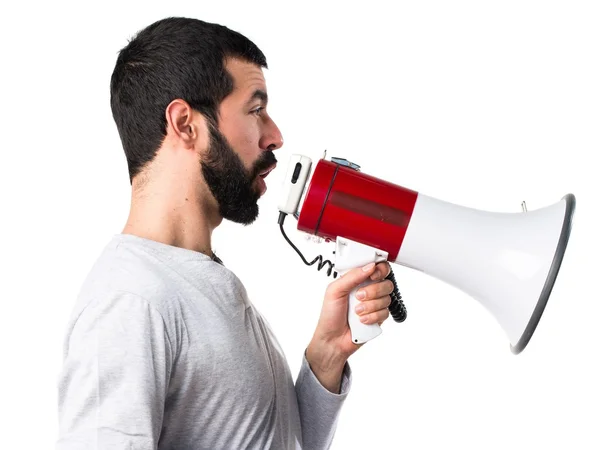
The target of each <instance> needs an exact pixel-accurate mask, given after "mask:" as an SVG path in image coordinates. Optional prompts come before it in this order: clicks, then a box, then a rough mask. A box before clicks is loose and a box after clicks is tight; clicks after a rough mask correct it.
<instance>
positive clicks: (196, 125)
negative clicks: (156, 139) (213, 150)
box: [165, 99, 208, 148]
mask: <svg viewBox="0 0 600 450" xmlns="http://www.w3.org/2000/svg"><path fill="white" fill-rule="evenodd" d="M165 117H166V119H167V136H168V135H169V134H170V135H171V137H172V138H175V139H177V140H179V141H180V142H182V143H183V144H184V145H185V147H186V148H194V147H197V146H200V147H201V148H203V147H204V146H205V145H206V144H207V142H208V137H207V136H208V129H207V127H206V122H205V120H204V116H202V114H200V113H198V112H197V111H195V110H194V109H193V108H192V107H191V106H190V105H189V104H188V102H186V101H185V100H182V99H175V100H173V101H172V102H171V103H169V105H168V106H167V108H166V110H165Z"/></svg>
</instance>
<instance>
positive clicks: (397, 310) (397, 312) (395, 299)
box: [385, 270, 407, 323]
mask: <svg viewBox="0 0 600 450" xmlns="http://www.w3.org/2000/svg"><path fill="white" fill-rule="evenodd" d="M385 279H386V280H390V281H391V282H392V283H394V291H393V292H392V293H391V294H390V297H391V298H392V302H391V303H390V306H388V310H389V312H390V315H391V316H392V319H394V322H397V323H401V322H404V321H405V320H406V315H407V313H406V306H404V302H403V301H402V295H400V290H399V289H398V283H396V277H395V276H394V271H393V270H390V273H389V274H388V276H387V277H385Z"/></svg>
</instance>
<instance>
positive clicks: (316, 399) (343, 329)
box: [296, 262, 393, 449]
mask: <svg viewBox="0 0 600 450" xmlns="http://www.w3.org/2000/svg"><path fill="white" fill-rule="evenodd" d="M389 270H390V268H389V264H388V263H387V262H385V263H380V264H377V265H374V264H373V265H368V266H366V267H365V268H358V269H353V270H351V271H349V272H348V273H347V274H346V275H344V276H343V277H342V278H340V279H338V280H336V281H334V282H332V283H331V284H330V285H329V287H328V288H327V291H326V293H325V299H324V301H323V308H322V310H321V316H320V317H319V322H318V324H317V328H316V330H315V333H314V335H313V338H312V340H311V342H310V344H309V345H308V348H307V350H306V354H305V360H304V361H303V364H302V368H301V369H300V374H299V375H298V380H297V382H296V396H297V398H298V406H299V410H300V420H301V422H302V438H303V442H304V446H305V448H306V449H321V448H329V446H330V445H331V441H332V440H333V435H334V433H335V429H336V425H337V418H338V416H339V411H340V409H341V407H342V404H343V402H344V400H345V398H346V396H347V394H348V390H349V388H350V384H351V371H350V367H349V365H348V363H347V360H348V358H349V357H350V356H351V355H352V354H353V353H354V352H356V351H357V350H358V349H359V348H360V347H362V344H361V345H356V344H354V343H353V342H352V337H351V332H350V328H349V326H348V295H349V294H350V291H352V289H354V288H355V287H356V286H358V285H359V284H361V283H362V282H364V281H366V280H367V279H369V278H370V279H371V280H380V282H378V283H373V284H371V285H369V286H367V287H365V288H363V290H364V291H365V294H366V295H365V297H364V298H363V299H362V300H361V301H360V304H359V306H363V309H364V310H363V311H362V312H361V313H360V316H361V318H364V319H365V322H364V323H379V324H380V325H381V323H383V321H385V320H386V319H387V317H388V316H389V311H388V310H387V307H388V306H389V304H390V300H391V299H390V296H389V294H390V293H391V292H392V290H393V285H392V283H391V282H389V281H385V280H384V278H385V277H386V276H387V274H388V273H389ZM381 280H384V281H381ZM359 292H360V291H359Z"/></svg>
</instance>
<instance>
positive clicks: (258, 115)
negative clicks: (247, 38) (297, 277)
mask: <svg viewBox="0 0 600 450" xmlns="http://www.w3.org/2000/svg"><path fill="white" fill-rule="evenodd" d="M226 69H227V70H228V72H229V73H230V74H231V76H232V77H233V80H234V90H233V92H232V93H231V94H229V95H228V96H227V97H226V98H225V99H223V101H222V102H221V104H220V105H219V110H218V113H219V114H218V116H219V117H218V119H219V120H218V130H219V131H220V132H221V134H222V135H223V136H224V137H225V138H226V140H227V143H228V144H229V145H230V147H231V148H232V149H233V151H235V153H236V154H237V156H238V157H239V159H240V161H241V163H242V164H243V166H244V168H245V169H246V170H247V172H248V174H253V169H255V164H256V163H257V161H259V159H261V156H262V157H264V155H263V153H264V152H271V151H276V150H277V149H279V148H281V146H282V145H283V137H282V135H281V132H280V131H279V128H278V127H277V125H276V124H275V122H273V120H272V119H271V117H270V116H269V114H268V113H267V110H266V107H267V98H266V96H265V95H262V94H260V95H256V93H257V92H259V93H264V94H266V93H267V87H266V83H265V78H264V74H263V71H262V69H261V68H260V67H258V66H256V65H254V64H251V63H247V62H244V61H240V60H237V59H229V60H227V62H226ZM165 117H166V120H167V134H166V137H165V139H164V141H163V143H162V145H161V147H160V149H159V150H158V152H157V155H156V157H155V159H154V160H153V161H152V162H151V163H150V164H148V165H147V166H146V167H145V168H144V170H143V171H142V172H140V174H138V175H136V177H134V179H133V180H132V194H131V207H130V212H129V217H128V219H127V223H126V224H125V227H124V229H123V233H125V234H132V235H136V236H140V237H143V238H146V239H152V240H154V241H157V242H162V243H164V244H167V245H172V246H176V247H182V248H186V249H189V250H194V251H198V252H201V253H205V254H207V255H209V256H211V255H212V249H211V236H212V232H213V230H214V229H215V228H216V227H217V226H219V224H220V223H221V222H222V220H223V217H222V216H221V214H220V212H219V202H218V201H217V200H216V198H215V197H214V195H213V194H212V193H211V189H210V188H209V186H208V184H207V182H206V181H205V179H204V177H203V174H202V170H201V164H200V161H202V160H203V159H206V156H207V154H208V151H209V145H210V133H209V126H210V125H209V123H208V122H207V121H206V119H205V118H204V116H203V115H202V114H200V113H199V112H198V111H195V110H194V109H192V108H191V107H190V106H189V104H187V102H185V101H184V100H181V99H176V100H173V101H172V102H171V103H170V104H169V105H168V106H167V108H166V109H165ZM249 176H250V175H249ZM252 188H253V189H256V193H257V194H258V196H260V195H263V194H264V190H265V189H264V185H262V184H261V181H260V178H259V177H256V179H255V180H254V181H253V182H252ZM389 271H390V267H389V264H388V263H387V262H385V263H380V264H377V265H374V264H371V265H370V266H367V268H366V269H365V270H363V268H357V269H353V270H351V271H350V272H348V273H347V274H345V275H344V276H343V277H341V278H339V279H337V280H335V281H333V282H332V283H331V284H330V285H329V286H328V288H327V290H326V292H325V296H324V301H323V307H322V310H321V315H320V317H319V321H318V324H317V327H316V329H315V332H314V334H313V337H312V339H311V341H310V343H309V345H308V347H307V350H306V359H307V361H308V363H309V365H310V367H311V370H312V371H313V373H314V374H315V376H316V377H317V379H318V380H319V381H320V382H321V384H322V385H323V386H324V387H325V388H327V389H328V390H329V391H331V392H334V393H339V391H340V383H341V375H342V371H343V368H344V365H345V363H346V361H347V359H348V358H349V357H350V355H352V354H353V353H354V352H356V351H357V350H358V348H360V345H356V344H354V343H353V342H352V340H351V337H350V336H351V334H350V329H349V327H348V323H347V311H348V294H349V293H350V291H351V290H352V289H353V288H355V287H356V286H357V285H359V284H360V283H362V282H363V281H365V280H367V279H369V278H370V279H372V280H377V281H378V282H376V283H373V284H371V285H369V286H367V287H365V288H363V289H362V290H363V291H364V292H365V294H366V296H365V298H364V299H362V301H360V303H359V307H360V306H363V308H364V311H362V312H360V314H359V315H360V316H361V318H362V319H363V320H364V323H367V324H371V323H379V324H381V323H383V322H384V321H385V320H386V319H387V318H388V316H389V312H388V310H387V307H388V306H389V304H390V294H391V292H392V290H393V285H392V283H391V281H387V280H384V278H385V277H386V276H387V274H388V273H389ZM359 292H360V291H359ZM357 312H358V311H357Z"/></svg>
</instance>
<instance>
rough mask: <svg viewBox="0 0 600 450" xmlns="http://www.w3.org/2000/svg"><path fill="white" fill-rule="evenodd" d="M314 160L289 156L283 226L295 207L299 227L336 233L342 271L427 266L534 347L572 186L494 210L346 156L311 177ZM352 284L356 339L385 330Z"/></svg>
mask: <svg viewBox="0 0 600 450" xmlns="http://www.w3.org/2000/svg"><path fill="white" fill-rule="evenodd" d="M311 167H312V160H311V159H310V158H309V157H307V156H304V155H297V154H296V155H292V156H291V158H290V162H289V165H288V168H287V173H286V176H285V179H284V185H283V195H282V198H281V201H280V203H279V205H278V208H279V211H280V218H279V224H280V227H281V230H282V232H284V230H283V220H284V217H285V216H286V215H287V214H291V215H293V216H294V217H295V218H296V219H297V220H298V222H297V228H298V230H300V231H302V232H304V233H307V234H310V235H314V236H315V237H316V238H317V239H323V240H325V241H328V242H330V241H335V243H336V250H335V265H333V264H332V263H331V262H330V261H325V262H324V261H323V260H322V257H319V258H318V259H319V262H320V265H319V266H320V267H319V268H322V266H323V265H324V264H325V263H327V262H328V263H330V265H331V266H332V267H330V271H331V268H333V267H334V268H335V270H336V271H337V272H340V273H344V272H347V271H348V270H351V269H352V268H354V267H361V266H363V265H366V264H368V263H370V262H380V261H385V260H388V261H390V262H393V263H395V264H400V265H403V266H406V267H409V268H412V269H416V270H419V271H421V272H424V273H425V274H427V275H430V276H432V277H434V278H436V279H439V280H442V281H444V282H446V283H448V284H450V285H452V286H454V287H456V288H458V289H459V290H461V291H463V292H464V293H466V294H467V295H469V296H471V297H472V298H474V299H475V300H477V301H478V302H479V303H481V304H482V305H483V306H484V307H485V308H486V309H487V310H488V311H489V312H490V313H491V314H492V315H493V316H494V317H495V319H496V321H497V322H498V323H499V325H500V326H501V327H502V329H503V330H504V332H505V334H506V335H507V337H508V339H509V341H510V348H511V351H512V352H513V353H514V354H519V353H520V352H521V351H522V350H523V349H524V348H525V347H526V346H527V344H528V343H529V340H530V339H531V336H532V335H533V333H534V331H535V329H536V327H537V325H538V323H539V321H540V318H541V316H542V313H543V312H544V309H545V307H546V304H547V302H548V298H549V297H550V294H551V292H552V288H553V286H554V283H555V280H556V277H557V275H558V272H559V269H560V266H561V262H562V260H563V256H564V253H565V250H566V247H567V243H568V240H569V235H570V232H571V223H572V220H573V215H574V211H575V196H574V195H573V194H567V195H565V196H564V197H563V198H562V199H561V200H560V201H558V202H557V203H555V204H553V205H550V206H547V207H545V208H541V209H537V210H532V211H527V210H526V208H524V210H523V212H515V213H499V212H488V211H481V210H478V209H473V208H468V207H465V206H460V205H456V204H453V203H449V202H446V201H443V200H439V199H436V198H433V197H430V196H427V195H424V194H422V193H419V192H416V191H413V190H410V189H407V188H405V187H402V186H399V185H396V184H394V183H390V182H387V181H384V180H381V179H379V178H376V177H374V176H370V175H367V174H365V173H362V172H361V171H360V166H358V165H356V164H354V163H352V162H350V161H347V160H346V159H343V158H331V160H326V159H325V158H322V159H320V160H319V161H318V163H317V165H316V167H315V168H314V172H313V173H312V177H311V179H310V181H308V178H309V175H310V171H311ZM284 236H286V235H285V232H284ZM286 239H287V240H288V242H289V243H290V244H291V245H292V246H293V244H292V243H291V241H290V240H289V239H288V238H287V236H286ZM294 248H295V249H296V250H297V251H298V249H297V248H296V247H295V246H294ZM298 252H299V251H298ZM299 253H300V252H299ZM301 256H302V255H301ZM302 258H303V259H304V257H303V256H302ZM315 261H316V260H315ZM315 261H313V263H314V262H315ZM305 263H306V264H312V263H308V262H307V261H306V260H305ZM368 283H369V282H367V283H364V284H363V285H365V284H368ZM363 285H361V286H359V287H362V286H363ZM357 289H358V288H357ZM354 292H356V289H355V290H354V291H353V292H352V293H351V294H350V298H349V301H350V305H349V308H348V323H349V326H350V330H351V333H352V340H353V342H355V343H356V344H360V343H364V342H367V341H369V340H371V339H373V338H374V337H376V336H378V335H379V334H381V328H380V327H379V325H377V324H374V325H365V324H363V323H361V322H360V321H359V320H358V316H357V314H356V313H355V312H354V304H355V303H356V302H357V300H356V298H355V296H354Z"/></svg>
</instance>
